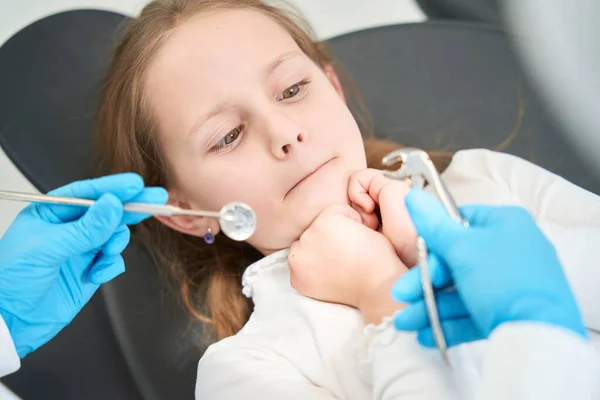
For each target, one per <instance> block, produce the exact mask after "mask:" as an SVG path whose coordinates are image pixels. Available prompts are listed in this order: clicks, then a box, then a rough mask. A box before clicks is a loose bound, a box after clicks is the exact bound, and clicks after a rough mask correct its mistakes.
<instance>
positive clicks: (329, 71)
mask: <svg viewBox="0 0 600 400" xmlns="http://www.w3.org/2000/svg"><path fill="white" fill-rule="evenodd" d="M323 71H324V72H325V76H327V79H329V82H331V84H332V85H333V87H334V89H335V91H336V92H337V93H338V95H339V96H340V97H341V98H342V100H344V103H345V102H346V95H345V94H344V88H343V87H342V83H341V82H340V78H339V77H338V75H337V73H336V72H335V69H334V68H333V66H332V65H331V64H326V65H325V67H324V68H323Z"/></svg>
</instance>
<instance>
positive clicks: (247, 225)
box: [0, 190, 256, 241]
mask: <svg viewBox="0 0 600 400" xmlns="http://www.w3.org/2000/svg"><path fill="white" fill-rule="evenodd" d="M0 199H4V200H13V201H26V202H33V203H47V204H63V205H68V206H78V207H90V206H91V205H92V204H94V200H89V199H80V198H76V197H61V196H49V195H45V194H34V193H20V192H10V191H6V190H0ZM123 209H124V210H125V211H126V212H131V213H139V214H150V215H162V216H175V215H187V216H192V217H205V218H216V219H218V220H219V225H220V226H221V230H222V231H223V233H224V234H225V235H227V236H228V237H230V238H231V239H233V240H236V241H244V240H247V239H249V238H250V237H251V236H252V234H253V233H254V231H255V230H256V213H255V212H254V210H253V209H252V208H250V206H248V205H247V204H244V203H240V202H232V203H229V204H226V205H225V206H224V207H223V208H221V211H198V210H186V209H183V208H179V207H175V206H171V205H163V204H149V203H133V202H132V203H125V204H124V207H123Z"/></svg>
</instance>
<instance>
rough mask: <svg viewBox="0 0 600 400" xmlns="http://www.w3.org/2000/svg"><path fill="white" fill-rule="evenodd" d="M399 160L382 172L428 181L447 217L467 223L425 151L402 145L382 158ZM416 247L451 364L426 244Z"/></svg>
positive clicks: (430, 309) (417, 183)
mask: <svg viewBox="0 0 600 400" xmlns="http://www.w3.org/2000/svg"><path fill="white" fill-rule="evenodd" d="M398 162H401V163H402V164H401V166H400V168H399V169H398V170H396V171H385V176H387V177H388V178H391V179H399V180H403V179H410V181H411V185H412V186H413V187H417V188H420V189H422V188H423V187H424V186H425V182H427V183H428V184H429V185H431V186H432V187H433V189H434V191H435V193H436V194H437V196H438V197H439V199H440V201H441V203H442V204H443V206H444V208H445V209H446V211H448V214H449V215H450V217H451V218H452V219H453V220H454V221H456V222H457V223H460V224H462V225H463V226H465V227H468V226H469V223H468V222H467V221H466V220H465V219H463V217H462V216H461V215H460V211H459V210H458V207H457V206H456V203H455V202H454V200H453V199H452V196H451V195H450V192H448V189H447V188H446V186H445V185H444V182H443V181H442V179H441V177H440V175H439V173H438V171H437V169H436V168H435V166H434V164H433V162H432V161H431V159H430V158H429V155H428V154H427V153H426V152H425V151H423V150H421V149H416V148H411V147H408V148H403V149H399V150H396V151H394V152H392V153H390V154H388V155H387V156H385V157H384V158H383V160H382V164H383V165H385V166H392V165H394V164H396V163H398ZM417 249H418V255H419V268H420V277H421V286H422V287H423V298H424V300H425V306H426V308H427V315H428V316H429V323H430V324H431V329H432V331H433V336H434V339H435V342H436V345H437V347H438V349H439V351H440V353H441V355H442V358H443V359H444V361H445V362H446V364H447V365H450V362H449V359H448V355H447V353H446V351H447V344H446V339H445V337H444V331H443V330H442V326H441V323H440V318H439V314H438V308H437V304H436V302H435V293H434V289H433V285H432V283H431V277H430V276H429V266H428V262H427V257H428V252H427V245H426V243H425V240H424V239H423V238H422V237H419V238H418V239H417Z"/></svg>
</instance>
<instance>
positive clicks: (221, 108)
mask: <svg viewBox="0 0 600 400" xmlns="http://www.w3.org/2000/svg"><path fill="white" fill-rule="evenodd" d="M230 106H231V104H228V103H223V102H219V103H217V104H215V106H214V107H213V108H212V109H211V110H210V111H209V112H208V113H206V114H203V115H202V116H201V117H199V118H198V119H197V120H196V123H195V124H194V125H193V126H192V129H191V130H190V132H189V133H188V137H190V136H191V135H193V134H194V133H196V132H197V131H198V129H200V127H201V126H202V125H203V124H204V123H205V122H206V121H208V120H209V119H210V118H212V117H214V116H216V115H219V114H221V113H222V112H225V111H226V110H227V109H228V108H229V107H230Z"/></svg>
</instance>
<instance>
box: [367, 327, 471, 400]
mask: <svg viewBox="0 0 600 400" xmlns="http://www.w3.org/2000/svg"><path fill="white" fill-rule="evenodd" d="M461 351H462V349H451V350H450V352H449V356H450V359H451V362H452V365H453V367H454V366H455V365H456V368H453V369H449V368H448V367H447V366H446V364H445V363H444V362H443V360H442V358H441V356H440V354H439V353H438V352H437V350H433V349H427V348H424V347H422V346H421V345H420V344H419V343H418V341H417V338H416V333H412V332H398V331H396V329H395V328H394V326H393V324H392V323H391V319H390V318H386V320H385V321H384V322H383V323H382V324H381V325H379V326H377V327H375V326H373V325H369V326H367V327H366V328H365V340H364V343H363V344H362V346H361V351H360V352H359V353H358V354H359V360H360V364H361V375H362V377H363V379H365V381H367V382H369V383H370V384H371V385H372V387H373V399H375V400H391V399H402V400H434V399H447V400H451V399H466V398H468V396H466V393H467V392H466V391H467V390H468V387H469V385H468V381H466V380H465V379H467V380H468V379H469V377H468V376H465V374H464V373H463V372H464V371H463V370H461V369H460V368H461V367H462V366H465V365H466V366H468V367H470V368H471V367H473V370H474V364H473V363H468V362H465V360H462V359H461V358H462V354H461ZM471 378H477V377H476V376H472V377H471ZM459 389H460V390H459ZM461 391H462V393H461Z"/></svg>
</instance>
